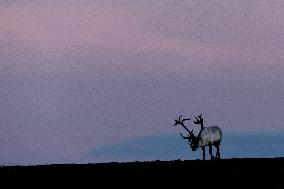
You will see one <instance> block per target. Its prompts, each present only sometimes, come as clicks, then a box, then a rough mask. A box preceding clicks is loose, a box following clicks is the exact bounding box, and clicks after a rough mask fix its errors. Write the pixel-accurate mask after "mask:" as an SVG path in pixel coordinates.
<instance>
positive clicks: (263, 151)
mask: <svg viewBox="0 0 284 189" xmlns="http://www.w3.org/2000/svg"><path fill="white" fill-rule="evenodd" d="M283 139H284V135H282V134H279V133H258V132H256V133H253V132H248V133H240V132H239V133H238V132H237V133H236V132H235V133H233V132H232V131H225V132H224V136H223V140H222V143H221V146H220V151H221V157H222V158H253V157H258V158H268V157H272V158H273V157H282V156H283V155H284V154H283V150H284V149H283V145H281V144H282V141H283ZM214 153H215V148H213V154H214ZM89 156H90V160H89V161H90V162H94V163H96V162H126V161H154V160H167V161H169V160H177V159H182V160H188V159H200V158H202V151H201V149H199V150H197V151H196V152H192V151H191V149H190V148H189V147H188V144H187V141H186V140H183V139H182V138H181V137H180V136H179V135H178V134H177V135H155V136H146V137H139V138H134V139H130V140H126V141H124V142H120V143H118V144H112V145H107V146H104V147H100V148H95V149H94V150H92V151H90V153H89ZM206 157H207V159H208V158H209V152H208V148H206Z"/></svg>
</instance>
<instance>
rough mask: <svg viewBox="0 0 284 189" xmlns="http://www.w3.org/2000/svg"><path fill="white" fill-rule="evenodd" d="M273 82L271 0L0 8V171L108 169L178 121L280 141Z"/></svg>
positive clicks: (282, 66) (277, 51) (283, 92)
mask: <svg viewBox="0 0 284 189" xmlns="http://www.w3.org/2000/svg"><path fill="white" fill-rule="evenodd" d="M283 81H284V2H283V1H281V0H275V1H270V0H267V1H264V0H259V1H256V0H255V1H254V0H251V1H247V0H240V1H235V0H218V1H200V0H191V1H188V0H184V1H165V0H160V1H158V0H157V1H138V0H137V1H136V0H120V1H107V0H106V1H91V0H81V1H75V0H66V1H64V0H61V1H56V0H46V1H37V0H36V1H29V0H23V1H9V0H7V1H0V97H1V98H0V128H1V130H0V131H1V132H0V164H43V163H70V162H76V163H85V162H97V161H116V160H117V159H116V157H115V156H108V155H107V154H108V153H106V154H105V155H104V156H101V157H103V158H100V159H98V158H96V157H94V156H95V153H94V154H93V155H90V153H92V152H94V151H96V150H99V149H109V150H112V149H111V148H107V146H112V145H117V144H121V143H125V144H127V141H133V140H134V141H135V140H137V139H139V138H141V137H142V138H143V137H144V138H146V139H147V137H149V136H156V137H157V136H164V135H167V136H168V135H170V136H176V135H178V132H180V131H182V130H179V129H178V128H173V127H172V125H173V122H174V119H175V118H177V117H178V115H179V114H181V113H182V114H184V115H185V116H188V117H193V116H195V115H197V114H199V113H203V114H204V117H205V118H204V119H205V126H209V125H219V126H220V127H221V128H222V129H223V130H224V133H225V134H226V132H228V133H232V132H233V133H243V132H248V133H252V134H253V133H259V132H261V133H267V132H268V133H281V132H283V131H284V129H283V128H284V127H283V126H284V82H283ZM189 127H193V125H192V124H191V123H189ZM195 130H197V128H195ZM267 135H269V134H267ZM157 138H159V137H157ZM261 139H263V138H261ZM230 141H231V143H232V145H233V144H234V141H233V140H230ZM262 141H263V140H262ZM238 144H239V143H238ZM282 144H284V142H283V143H282ZM184 145H186V144H184ZM250 145H251V147H252V148H253V146H254V145H255V144H250ZM159 148H167V146H166V145H164V146H163V147H159ZM144 150H145V151H146V150H147V145H146V146H145V149H144ZM121 151H123V149H122V150H121ZM173 153H175V152H172V154H171V155H173V156H166V155H163V153H161V154H160V156H157V158H159V157H160V159H163V158H166V157H176V158H179V157H178V156H175V154H173ZM279 153H280V154H281V153H282V155H284V154H283V151H279V150H278V151H277V153H276V154H279ZM124 154H126V156H127V153H124ZM137 154H139V153H137ZM267 155H271V154H267ZM233 156H234V157H238V156H241V153H240V152H239V154H238V153H237V152H236V154H234V155H229V154H228V155H227V157H233ZM247 156H249V155H247ZM263 156H265V154H264V155H263ZM143 157H144V156H143V153H142V154H141V156H140V158H139V159H143ZM147 158H148V156H146V155H145V158H144V159H145V160H147ZM181 158H185V157H181ZM118 159H119V158H118ZM119 160H120V161H123V158H122V159H119ZM124 160H127V158H125V159H124ZM132 160H135V158H133V159H132Z"/></svg>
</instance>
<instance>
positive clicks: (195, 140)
mask: <svg viewBox="0 0 284 189" xmlns="http://www.w3.org/2000/svg"><path fill="white" fill-rule="evenodd" d="M180 135H181V137H182V138H183V139H186V140H188V144H189V146H190V147H191V150H192V151H196V149H197V148H198V142H199V138H198V137H196V136H194V134H193V129H192V130H191V131H188V135H187V136H186V137H185V136H183V135H182V134H181V133H180Z"/></svg>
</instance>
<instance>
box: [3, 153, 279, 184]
mask: <svg viewBox="0 0 284 189" xmlns="http://www.w3.org/2000/svg"><path fill="white" fill-rule="evenodd" d="M0 180H1V183H0V186H5V188H8V187H9V188H11V187H12V186H16V187H17V188H19V187H21V188H23V187H24V186H27V187H28V188H30V187H36V188H42V187H48V188H54V187H64V188H65V187H70V186H72V187H76V188H82V187H83V188H105V187H107V186H109V187H116V188H121V187H127V186H130V187H132V186H134V187H135V188H136V187H144V188H145V187H147V188H149V187H151V186H152V187H154V186H159V188H160V187H165V186H170V187H171V188H172V187H181V186H182V187H186V188H193V187H194V188H196V187H198V188H205V187H207V186H208V187H210V188H284V158H269V159H263V158H261V159H255V158H251V159H224V160H213V161H210V160H206V161H201V160H194V161H193V160H191V161H179V160H176V161H153V162H130V163H105V164H103V163H101V164H62V165H38V166H4V167H1V168H0ZM1 188H2V187H1ZM3 188H4V187H3Z"/></svg>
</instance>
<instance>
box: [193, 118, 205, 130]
mask: <svg viewBox="0 0 284 189" xmlns="http://www.w3.org/2000/svg"><path fill="white" fill-rule="evenodd" d="M195 119H196V121H194V123H195V124H200V125H201V129H202V128H203V118H202V114H200V115H199V116H197V117H195Z"/></svg>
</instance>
